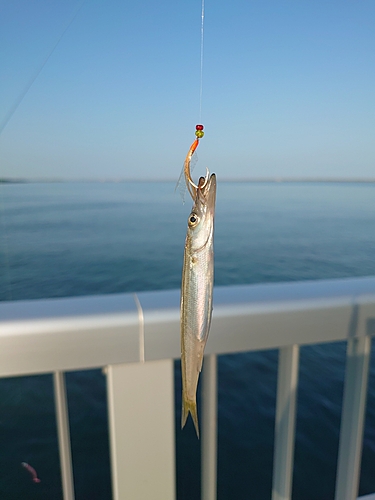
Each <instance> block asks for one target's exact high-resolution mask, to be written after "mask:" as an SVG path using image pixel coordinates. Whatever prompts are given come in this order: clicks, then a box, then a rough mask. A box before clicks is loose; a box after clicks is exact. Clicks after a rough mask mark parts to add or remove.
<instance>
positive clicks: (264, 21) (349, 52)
mask: <svg viewBox="0 0 375 500" xmlns="http://www.w3.org/2000/svg"><path fill="white" fill-rule="evenodd" d="M80 4H81V1H76V0H75V1H73V0H64V1H63V0H14V1H13V2H5V1H3V2H1V4H0V123H1V122H2V121H3V120H4V117H5V116H6V115H7V113H8V111H9V109H11V108H12V106H13V105H14V103H15V102H16V101H17V99H18V97H19V96H20V95H21V93H22V91H23V89H24V88H25V86H26V85H27V82H28V81H30V78H32V76H33V75H34V74H35V72H36V71H37V69H38V68H39V67H40V66H41V64H42V63H43V61H44V60H45V58H46V56H47V55H48V53H49V52H50V50H51V49H52V47H53V46H54V44H55V43H56V41H57V40H58V38H59V36H60V35H61V33H62V32H63V30H64V28H65V27H66V25H67V23H68V22H69V20H70V19H71V18H72V16H73V14H74V12H75V11H76V9H77V7H78V6H79V5H80ZM374 26H375V2H373V0H361V1H358V0H357V1H345V0H340V1H333V0H332V1H330V0H324V1H323V0H312V1H309V0H302V1H301V0H299V1H293V0H289V1H284V0H277V1H276V0H269V1H268V0H262V1H261V0H258V1H251V0H232V1H230V2H228V0H225V1H224V0H215V1H212V0H205V39H204V62H203V97H202V123H203V124H204V125H205V131H206V135H205V137H204V139H203V140H202V141H201V143H200V146H199V150H198V156H199V163H198V165H197V166H196V168H195V172H194V173H195V174H196V175H199V174H200V173H202V172H204V170H205V167H206V166H207V167H208V168H209V169H210V170H211V171H214V172H216V174H217V175H218V178H219V179H220V178H222V179H225V178H243V177H250V178H252V177H288V176H297V177H348V178H350V177H375V169H374V167H375V140H374V129H375V29H374ZM200 28H201V0H189V1H181V0H178V1H170V0H161V1H158V2H156V1H155V0H153V1H151V0H144V1H141V2H127V1H124V0H117V1H115V0H113V1H112V0H86V2H85V3H84V4H83V6H82V8H81V10H80V11H79V13H78V15H77V17H76V18H75V20H74V22H73V23H72V24H71V25H70V27H69V29H68V30H67V31H66V33H65V34H64V36H63V38H62V39H61V42H60V43H59V45H58V46H57V48H56V50H55V51H54V52H53V54H52V55H51V57H50V59H49V60H48V62H47V64H46V65H45V66H44V68H43V70H42V71H41V73H40V74H39V76H38V77H37V79H36V80H35V82H34V84H33V85H32V87H31V88H30V90H29V91H28V93H27V94H26V96H25V98H24V99H23V101H22V102H21V104H20V105H19V107H18V109H17V110H16V112H15V113H14V114H13V116H12V118H11V119H10V120H9V122H8V124H7V126H6V127H5V128H4V130H3V132H2V134H1V135H0V177H15V178H17V177H20V178H24V177H27V178H31V179H33V178H61V179H127V178H139V179H177V178H178V176H179V174H180V170H181V167H182V163H183V160H184V157H185V155H186V153H187V150H188V148H189V145H190V143H191V142H192V140H193V139H194V131H195V124H196V123H198V121H199V87H200Z"/></svg>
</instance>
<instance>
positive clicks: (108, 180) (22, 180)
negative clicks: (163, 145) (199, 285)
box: [0, 176, 375, 184]
mask: <svg viewBox="0 0 375 500" xmlns="http://www.w3.org/2000/svg"><path fill="white" fill-rule="evenodd" d="M64 182H94V183H124V182H176V179H169V178H167V179H152V178H150V179H145V178H65V179H64V178H48V177H39V178H16V177H13V178H12V177H2V178H0V183H1V184H21V183H27V184H32V183H64ZM220 182H230V183H236V182H248V183H252V182H253V183H257V182H259V183H261V182H268V183H283V182H296V183H297V182H320V183H324V182H327V183H335V182H337V183H375V177H287V176H286V177H280V176H278V177H236V178H234V177H223V178H222V179H220Z"/></svg>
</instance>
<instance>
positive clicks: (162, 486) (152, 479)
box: [106, 359, 176, 500]
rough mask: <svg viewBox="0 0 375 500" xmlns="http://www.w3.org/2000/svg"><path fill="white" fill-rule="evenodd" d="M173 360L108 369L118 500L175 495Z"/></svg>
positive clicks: (168, 498)
mask: <svg viewBox="0 0 375 500" xmlns="http://www.w3.org/2000/svg"><path fill="white" fill-rule="evenodd" d="M173 373H174V372H173V360H172V359H167V360H162V361H149V362H146V363H129V364H119V365H110V366H108V367H107V368H106V374H107V394H108V412H109V431H110V432H109V435H110V448H111V471H112V489H113V498H114V500H125V499H131V500H144V499H146V498H149V499H152V498H158V499H159V498H160V499H163V500H174V499H175V494H176V485H175V430H174V390H173V386H174V384H173Z"/></svg>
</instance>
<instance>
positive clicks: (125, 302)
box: [0, 277, 375, 376]
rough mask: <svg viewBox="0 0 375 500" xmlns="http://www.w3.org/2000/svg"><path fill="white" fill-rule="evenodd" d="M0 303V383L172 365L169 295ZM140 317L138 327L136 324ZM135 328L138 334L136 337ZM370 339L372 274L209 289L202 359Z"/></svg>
mask: <svg viewBox="0 0 375 500" xmlns="http://www.w3.org/2000/svg"><path fill="white" fill-rule="evenodd" d="M137 295H138V299H139V302H140V305H141V308H142V311H141V312H142V314H141V315H140V311H139V310H138V308H137V303H136V301H135V297H134V294H115V295H104V296H92V297H73V298H59V299H43V300H27V301H15V302H0V376H6V375H18V374H26V373H37V372H40V373H42V372H48V371H53V370H57V369H59V370H70V369H84V368H90V367H99V366H104V365H107V364H115V363H124V362H137V361H139V352H140V349H139V343H140V338H141V337H142V338H143V336H144V344H145V359H146V360H156V359H166V358H178V357H179V355H180V341H179V291H178V290H167V291H156V292H141V293H139V294H137ZM141 316H142V321H141ZM141 329H142V331H141ZM374 332H375V277H364V278H348V279H336V280H319V281H303V282H289V283H269V284H257V285H241V286H231V287H216V288H215V291H214V313H213V322H212V329H211V334H210V338H209V341H208V344H207V349H206V352H207V354H210V353H218V354H221V353H229V352H238V351H246V350H256V349H269V348H277V347H281V346H285V345H291V344H294V343H297V344H308V343H318V342H329V341H336V340H344V339H347V338H350V337H353V336H363V335H366V334H372V333H374Z"/></svg>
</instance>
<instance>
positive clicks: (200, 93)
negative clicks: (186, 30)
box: [199, 0, 204, 123]
mask: <svg viewBox="0 0 375 500" xmlns="http://www.w3.org/2000/svg"><path fill="white" fill-rule="evenodd" d="M203 42H204V0H202V11H201V78H200V89H199V123H201V122H202V94H203Z"/></svg>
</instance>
